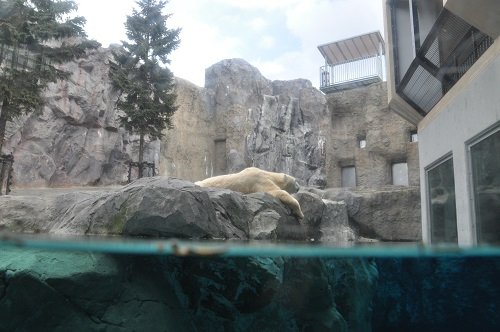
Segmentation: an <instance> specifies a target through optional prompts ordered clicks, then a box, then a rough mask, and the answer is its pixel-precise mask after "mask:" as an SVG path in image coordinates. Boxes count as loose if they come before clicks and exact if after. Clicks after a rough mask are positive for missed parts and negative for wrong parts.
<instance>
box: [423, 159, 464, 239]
mask: <svg viewBox="0 0 500 332" xmlns="http://www.w3.org/2000/svg"><path fill="white" fill-rule="evenodd" d="M427 186H428V201H429V219H430V229H431V242H432V243H437V242H445V243H457V240H458V238H457V214H456V205H455V180H454V178H453V159H452V158H448V159H446V160H445V161H443V162H441V163H440V164H438V165H437V166H434V167H432V168H431V169H429V170H427Z"/></svg>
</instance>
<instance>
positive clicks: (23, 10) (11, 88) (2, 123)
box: [0, 0, 99, 153]
mask: <svg viewBox="0 0 500 332" xmlns="http://www.w3.org/2000/svg"><path fill="white" fill-rule="evenodd" d="M76 10H77V5H76V3H75V2H74V1H72V0H0V107H1V108H0V109H1V111H0V153H1V151H2V146H3V142H4V138H5V127H6V124H7V122H8V121H12V120H13V119H15V118H16V117H18V116H20V115H22V114H24V113H29V112H32V111H35V110H39V109H40V108H41V107H42V106H43V105H44V100H43V96H42V92H43V90H44V89H45V88H46V87H47V84H48V83H50V82H56V81H57V80H58V79H65V78H67V77H68V76H69V75H70V73H68V72H65V71H63V70H60V69H58V68H56V66H55V65H56V64H58V63H63V62H66V61H70V60H72V59H75V58H78V57H81V56H83V55H84V54H85V51H86V50H87V49H91V48H97V47H99V43H97V42H96V41H89V40H86V39H85V37H86V35H85V31H84V25H85V19H84V18H83V17H80V16H77V17H71V16H70V15H71V14H72V13H73V12H74V11H76Z"/></svg>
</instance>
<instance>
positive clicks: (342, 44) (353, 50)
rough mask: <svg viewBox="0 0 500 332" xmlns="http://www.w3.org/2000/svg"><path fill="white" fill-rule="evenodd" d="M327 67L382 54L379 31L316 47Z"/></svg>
mask: <svg viewBox="0 0 500 332" xmlns="http://www.w3.org/2000/svg"><path fill="white" fill-rule="evenodd" d="M318 50H319V51H320V52H321V54H322V55H323V57H324V58H325V60H326V62H327V63H328V64H329V65H338V64H341V63H345V62H351V61H356V60H359V59H363V58H368V57H373V56H377V55H379V54H380V51H382V54H384V52H385V50H384V39H382V36H381V35H380V32H379V31H375V32H370V33H367V34H364V35H360V36H356V37H351V38H347V39H343V40H339V41H335V42H332V43H328V44H323V45H319V46H318Z"/></svg>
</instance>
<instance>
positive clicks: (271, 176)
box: [195, 167, 299, 194]
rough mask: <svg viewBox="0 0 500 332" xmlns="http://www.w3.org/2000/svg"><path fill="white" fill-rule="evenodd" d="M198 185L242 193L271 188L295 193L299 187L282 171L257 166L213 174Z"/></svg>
mask: <svg viewBox="0 0 500 332" xmlns="http://www.w3.org/2000/svg"><path fill="white" fill-rule="evenodd" d="M195 184H197V185H198V186H200V187H215V188H226V189H231V190H233V191H238V192H241V193H244V194H250V193H255V192H267V191H271V190H279V189H282V190H285V191H287V192H289V193H296V192H297V191H298V189H299V185H298V184H297V181H296V180H295V178H293V177H292V176H289V175H286V174H284V173H274V172H267V171H264V170H261V169H259V168H257V167H249V168H245V169H244V170H242V171H241V172H239V173H234V174H227V175H219V176H214V177H211V178H208V179H205V180H202V181H198V182H196V183H195Z"/></svg>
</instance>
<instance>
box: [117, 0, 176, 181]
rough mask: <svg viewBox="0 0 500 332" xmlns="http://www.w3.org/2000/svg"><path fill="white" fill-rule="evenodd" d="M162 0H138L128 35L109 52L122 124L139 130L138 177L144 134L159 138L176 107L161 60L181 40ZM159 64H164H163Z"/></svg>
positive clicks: (171, 81)
mask: <svg viewBox="0 0 500 332" xmlns="http://www.w3.org/2000/svg"><path fill="white" fill-rule="evenodd" d="M166 4H167V1H163V0H138V1H137V2H136V5H137V9H134V10H133V12H132V15H130V16H127V20H126V23H125V28H126V32H127V37H128V40H129V41H122V48H121V49H120V50H119V51H117V52H114V53H113V55H114V61H110V72H109V75H110V78H111V81H112V82H113V85H114V87H115V88H117V89H118V90H119V91H120V92H121V96H120V98H119V99H118V101H117V105H116V106H117V108H118V109H120V110H121V111H123V115H121V116H120V117H119V118H120V122H121V124H122V125H123V126H124V127H125V129H127V130H128V131H130V132H132V133H136V134H138V135H139V160H138V161H139V165H140V166H139V177H142V164H143V155H144V138H145V136H146V135H148V136H149V137H150V138H151V139H157V138H161V137H162V136H163V131H164V130H165V129H171V128H172V122H171V117H172V115H173V114H174V112H175V111H176V110H177V107H176V106H175V99H176V95H175V93H174V92H173V88H174V76H173V74H172V72H171V71H170V70H169V69H168V68H167V67H166V66H164V65H165V64H168V63H170V60H169V59H168V55H169V54H170V53H171V52H172V51H173V50H175V49H176V48H177V47H178V46H179V43H180V40H179V33H180V29H168V28H167V26H166V21H167V19H168V18H169V17H170V16H171V15H164V14H162V10H163V8H164V7H165V5H166ZM162 64H163V66H162Z"/></svg>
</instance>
